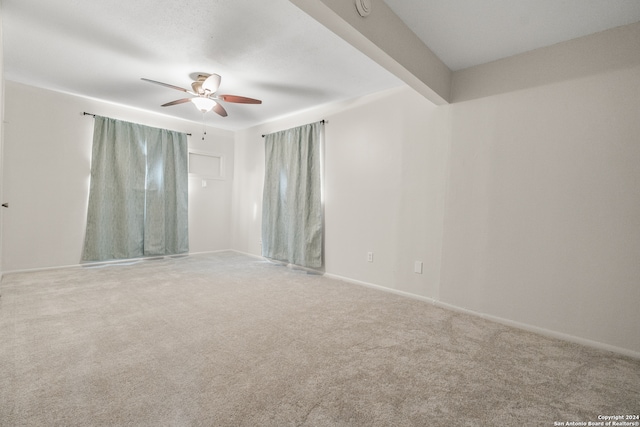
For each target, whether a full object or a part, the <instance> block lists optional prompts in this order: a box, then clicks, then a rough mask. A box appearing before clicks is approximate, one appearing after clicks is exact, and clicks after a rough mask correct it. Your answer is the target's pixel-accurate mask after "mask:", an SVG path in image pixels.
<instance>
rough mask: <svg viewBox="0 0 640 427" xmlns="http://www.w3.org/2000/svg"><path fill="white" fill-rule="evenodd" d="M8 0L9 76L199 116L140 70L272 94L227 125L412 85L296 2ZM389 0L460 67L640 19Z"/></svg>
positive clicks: (591, 4) (226, 89) (589, 0)
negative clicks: (209, 78)
mask: <svg viewBox="0 0 640 427" xmlns="http://www.w3.org/2000/svg"><path fill="white" fill-rule="evenodd" d="M1 1H2V31H3V40H4V67H5V78H6V79H8V80H13V81H17V82H21V83H26V84H30V85H33V86H37V87H43V88H48V89H53V90H59V91H63V92H68V93H73V94H78V95H82V96H88V97H92V98H97V99H102V100H106V101H110V102H115V103H120V104H124V105H129V106H132V107H136V108H141V109H145V110H150V111H156V112H161V113H164V114H170V115H174V116H176V117H180V118H184V119H187V120H193V121H200V120H202V116H201V114H200V113H199V112H198V111H197V110H196V109H195V107H194V106H193V105H191V104H190V103H187V104H181V105H177V106H173V107H166V108H162V107H160V105H161V104H163V103H165V102H168V101H172V100H174V99H178V98H182V97H183V95H184V94H183V93H182V92H179V91H175V90H172V89H168V88H164V87H161V86H156V85H152V84H150V83H146V82H143V81H141V80H140V78H141V77H145V78H149V79H152V80H158V81H162V82H166V83H170V84H173V85H176V86H181V87H185V88H188V87H189V84H190V82H191V78H192V77H193V76H194V75H195V74H197V73H199V72H206V73H218V74H220V75H221V76H222V84H221V87H220V91H219V93H227V94H234V95H241V96H249V97H253V98H259V99H262V100H263V104H262V105H238V104H229V103H225V104H224V106H225V108H226V109H227V111H228V112H229V116H228V117H226V118H222V117H219V116H217V115H216V114H214V113H207V115H206V116H205V118H206V119H205V120H206V122H207V123H208V124H210V125H212V126H215V127H219V128H223V129H232V130H236V129H242V128H246V127H249V126H252V125H255V124H258V123H262V122H266V121H269V120H273V119H275V118H277V117H281V116H284V115H287V114H291V113H294V112H296V111H300V110H304V109H307V108H311V107H314V106H317V105H321V104H325V103H330V102H335V101H338V100H344V99H349V98H354V97H357V96H361V95H364V94H368V93H372V92H376V91H379V90H383V89H387V88H391V87H396V86H400V85H402V82H401V81H400V80H399V79H397V78H396V77H395V76H393V75H391V74H390V73H389V72H387V71H386V70H384V69H382V68H381V67H380V66H379V65H377V64H376V63H374V62H373V61H372V60H370V59H369V58H367V57H366V56H364V55H363V54H362V53H360V52H359V51H357V50H356V49H355V48H353V47H351V46H350V45H348V44H347V43H346V42H344V41H342V40H341V39H340V38H338V37H337V36H335V35H334V34H333V33H331V32H330V31H329V30H327V29H326V28H324V27H323V26H321V25H320V24H319V23H317V22H316V21H315V20H313V19H312V18H310V17H309V16H307V15H306V14H305V13H303V12H302V11H300V10H299V9H298V8H297V7H296V6H294V5H293V4H292V3H290V2H289V1H288V0H263V1H258V0H180V1H177V0H1ZM344 1H351V0H344ZM385 1H386V2H387V4H388V5H389V6H390V7H391V8H392V9H393V10H394V11H395V12H396V13H397V14H398V15H399V16H400V17H401V18H402V19H403V20H404V21H405V22H406V23H407V25H408V26H409V27H411V28H412V29H413V31H414V32H415V33H416V34H417V35H418V36H419V37H420V38H422V40H423V41H424V42H425V43H426V44H427V45H428V46H429V47H430V48H431V49H432V50H433V51H434V52H435V53H436V54H437V55H438V56H439V57H440V58H441V59H442V60H443V61H444V62H445V63H446V64H447V65H448V66H449V67H450V68H452V69H454V70H455V69H461V68H466V67H468V66H472V65H476V64H479V63H483V62H488V61H492V60H495V59H498V58H503V57H506V56H510V55H513V54H516V53H520V52H523V51H527V50H531V49H534V48H537V47H541V46H545V45H549V44H553V43H557V42H560V41H564V40H568V39H571V38H575V37H579V36H582V35H586V34H590V33H594V32H597V31H602V30H604V29H607V28H612V27H616V26H619V25H624V24H627V23H631V22H637V21H640V1H638V0H482V1H478V0H385ZM372 13H375V9H374V10H373V12H372ZM98 113H99V112H98Z"/></svg>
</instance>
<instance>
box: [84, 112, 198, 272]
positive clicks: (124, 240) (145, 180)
mask: <svg viewBox="0 0 640 427" xmlns="http://www.w3.org/2000/svg"><path fill="white" fill-rule="evenodd" d="M187 177H188V167H187V138H186V134H184V133H179V132H173V131H169V130H165V129H158V128H152V127H148V126H143V125H139V124H135V123H128V122H123V121H119V120H115V119H110V118H107V117H100V116H96V117H95V124H94V133H93V148H92V159H91V185H90V190H89V208H88V213H87V229H86V234H85V243H84V249H83V254H82V260H83V261H104V260H111V259H126V258H138V257H143V256H154V255H171V254H179V253H185V252H188V250H189V240H188V239H189V238H188V223H187V205H188V191H187V190H188V178H187Z"/></svg>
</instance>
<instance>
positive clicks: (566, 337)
mask: <svg viewBox="0 0 640 427" xmlns="http://www.w3.org/2000/svg"><path fill="white" fill-rule="evenodd" d="M325 277H329V278H332V279H336V280H341V281H343V282H348V283H353V284H355V285H360V286H366V287H368V288H373V289H378V290H381V291H384V292H389V293H392V294H396V295H401V296H404V297H408V298H412V299H417V300H420V301H425V302H429V303H431V304H433V305H435V306H438V307H441V308H444V309H447V310H451V311H456V312H459V313H465V314H469V315H472V316H477V317H480V318H483V319H487V320H490V321H492V322H496V323H500V324H502V325H506V326H511V327H514V328H517V329H521V330H525V331H529V332H533V333H536V334H538V335H542V336H545V337H549V338H555V339H560V340H563V341H567V342H572V343H575V344H580V345H584V346H585V347H591V348H595V349H598V350H604V351H610V352H612V353H617V354H621V355H623V356H628V357H632V358H634V359H640V352H637V351H634V350H630V349H627V348H623V347H616V346H613V345H610V344H605V343H602V342H599V341H593V340H590V339H587V338H582V337H577V336H575V335H570V334H565V333H563V332H558V331H553V330H550V329H545V328H541V327H538V326H534V325H529V324H526V323H520V322H516V321H514V320H509V319H504V318H502V317H498V316H493V315H491V314H487V313H481V312H478V311H474V310H469V309H466V308H462V307H458V306H455V305H452V304H447V303H445V302H442V301H437V300H435V299H433V298H429V297H424V296H421V295H416V294H412V293H410V292H405V291H400V290H397V289H391V288H387V287H384V286H380V285H374V284H372V283H367V282H363V281H360V280H354V279H350V278H348V277H343V276H339V275H336V274H330V273H325Z"/></svg>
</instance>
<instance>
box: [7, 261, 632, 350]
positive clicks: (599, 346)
mask: <svg viewBox="0 0 640 427" xmlns="http://www.w3.org/2000/svg"><path fill="white" fill-rule="evenodd" d="M219 252H236V253H238V254H242V255H246V256H250V257H252V258H256V259H260V260H263V261H268V259H267V258H264V257H263V256H260V255H256V254H252V253H248V252H243V251H239V250H236V249H220V250H215V251H203V252H189V253H188V254H181V255H175V257H180V256H190V255H200V254H210V253H219ZM169 257H171V255H169ZM153 258H158V257H148V258H136V259H130V260H115V261H104V262H96V263H86V264H73V265H65V266H55V267H42V268H31V269H24V270H13V271H4V272H0V280H1V279H2V276H3V275H5V274H11V273H26V272H32V271H45V270H57V269H60V268H87V267H101V266H108V265H113V264H124V263H127V264H129V263H134V262H140V261H144V260H149V259H153ZM283 265H284V264H283ZM311 271H313V272H314V273H316V274H323V275H324V276H325V277H328V278H331V279H336V280H340V281H343V282H347V283H353V284H355V285H360V286H365V287H368V288H373V289H378V290H380V291H384V292H389V293H392V294H396V295H400V296H403V297H407V298H412V299H416V300H420V301H424V302H428V303H431V304H433V305H435V306H438V307H441V308H444V309H448V310H452V311H456V312H459V313H465V314H470V315H472V316H477V317H480V318H483V319H487V320H490V321H493V322H496V323H500V324H503V325H506V326H511V327H514V328H518V329H522V330H525V331H529V332H533V333H536V334H539V335H542V336H546V337H549V338H556V339H560V340H563V341H568V342H572V343H576V344H580V345H584V346H586V347H591V348H596V349H599V350H604V351H610V352H613V353H617V354H621V355H624V356H628V357H632V358H634V359H640V352H637V351H634V350H630V349H626V348H622V347H616V346H613V345H610V344H605V343H602V342H599V341H593V340H590V339H587V338H582V337H577V336H575V335H570V334H565V333H563V332H558V331H553V330H550V329H545V328H541V327H538V326H534V325H529V324H526V323H521V322H516V321H514V320H510V319H505V318H502V317H498V316H493V315H491V314H487V313H481V312H478V311H474V310H469V309H466V308H463V307H458V306H455V305H452V304H448V303H445V302H442V301H438V300H435V299H433V298H429V297H425V296H422V295H417V294H413V293H411V292H405V291H400V290H397V289H391V288H387V287H385V286H381V285H375V284H373V283H368V282H363V281H361V280H355V279H351V278H349V277H344V276H340V275H337V274H331V273H326V272H324V273H323V272H322V271H318V270H313V269H311Z"/></svg>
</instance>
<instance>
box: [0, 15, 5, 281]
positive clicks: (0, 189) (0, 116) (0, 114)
mask: <svg viewBox="0 0 640 427" xmlns="http://www.w3.org/2000/svg"><path fill="white" fill-rule="evenodd" d="M3 169H4V41H3V38H2V3H1V2H0V204H2V203H4V179H3V176H2V175H3V172H2V171H3ZM4 209H5V208H2V207H0V279H2V257H3V254H2V228H3V227H2V218H3V217H4V212H3V211H4Z"/></svg>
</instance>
